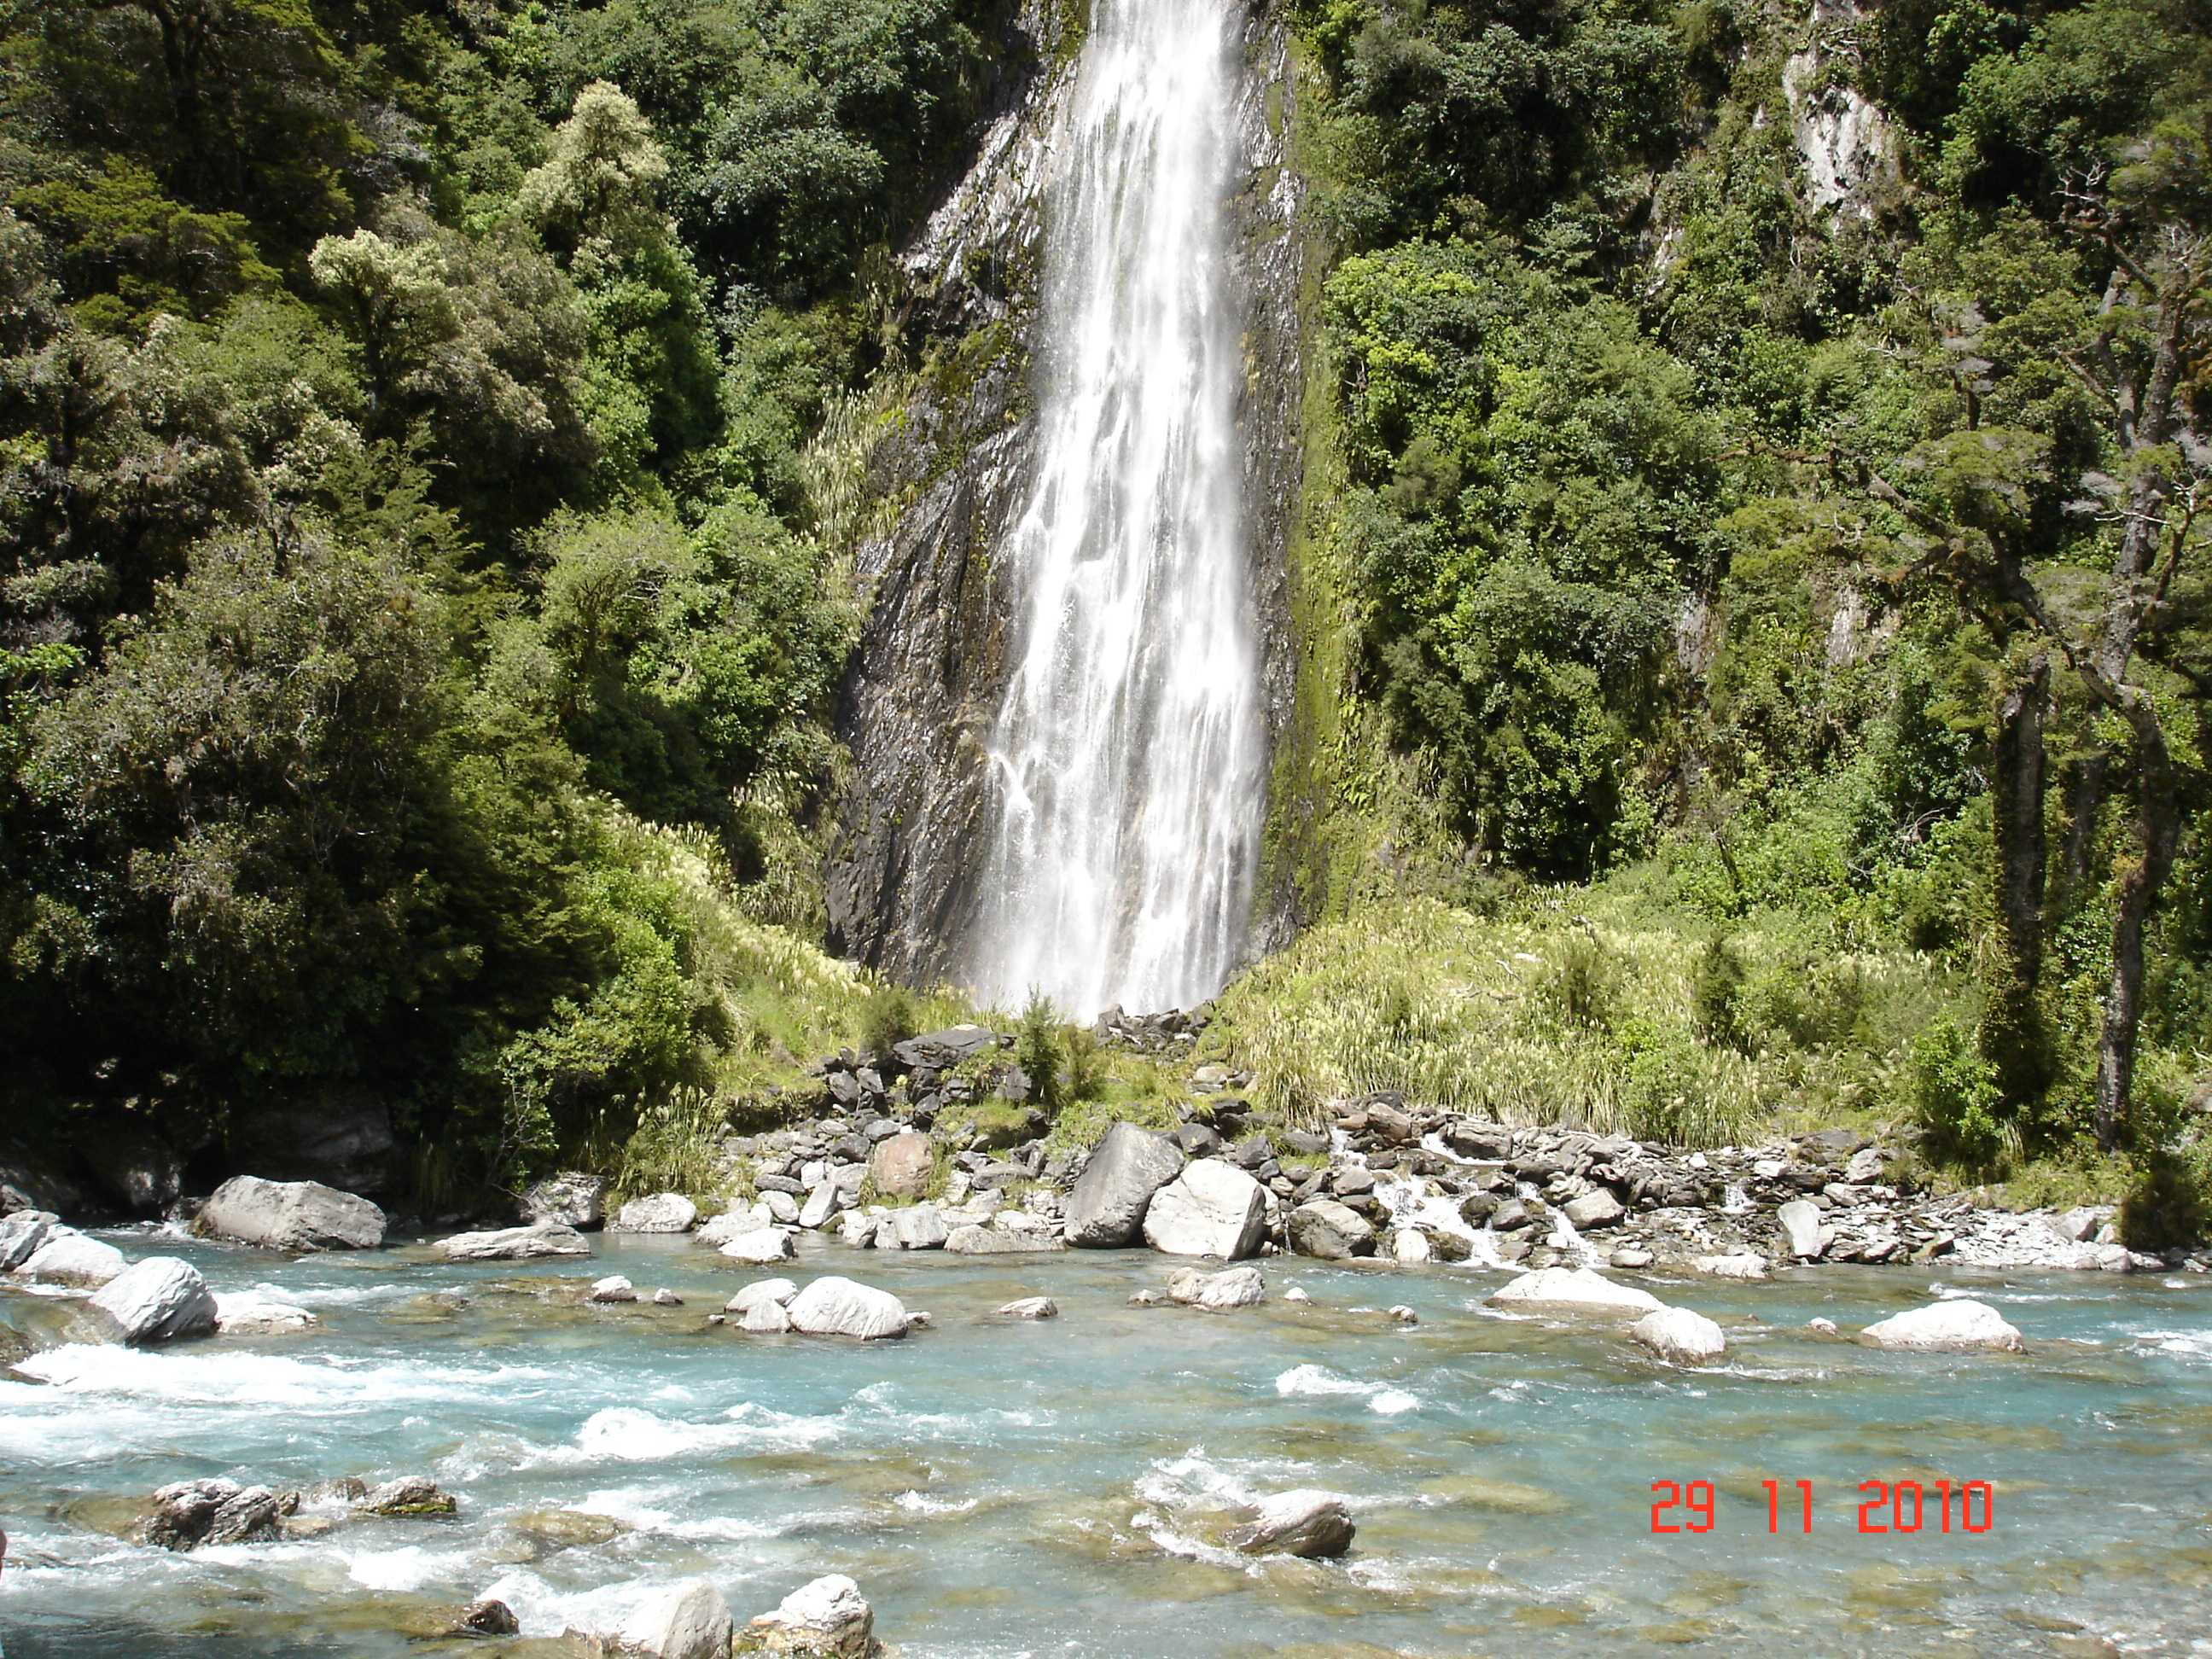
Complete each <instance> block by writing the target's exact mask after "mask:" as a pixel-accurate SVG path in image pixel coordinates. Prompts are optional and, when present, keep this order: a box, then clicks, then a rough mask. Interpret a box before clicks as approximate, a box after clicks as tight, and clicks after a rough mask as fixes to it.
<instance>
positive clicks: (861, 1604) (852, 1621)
mask: <svg viewBox="0 0 2212 1659" xmlns="http://www.w3.org/2000/svg"><path fill="white" fill-rule="evenodd" d="M737 1651H738V1652H739V1653H761V1654H776V1655H780V1656H783V1659H872V1656H874V1655H875V1654H877V1653H878V1652H880V1651H881V1649H880V1648H879V1647H878V1644H877V1642H876V1615H875V1610H874V1609H873V1608H872V1607H869V1606H868V1603H867V1601H866V1599H865V1598H864V1597H863V1596H862V1595H861V1594H860V1586H859V1585H858V1584H856V1583H854V1582H853V1581H852V1580H851V1579H849V1578H848V1577H845V1575H844V1574H842V1572H833V1573H830V1574H829V1575H827V1576H826V1577H821V1578H817V1579H815V1580H813V1581H812V1582H811V1583H806V1584H803V1585H801V1586H800V1587H799V1589H795V1590H793V1591H792V1593H791V1594H790V1595H787V1596H785V1597H784V1598H783V1601H781V1604H779V1605H778V1606H777V1607H776V1609H775V1612H773V1613H763V1614H761V1615H760V1617H758V1618H757V1619H754V1620H750V1621H749V1622H748V1623H747V1624H746V1626H745V1627H744V1630H743V1631H742V1632H739V1635H738V1648H737Z"/></svg>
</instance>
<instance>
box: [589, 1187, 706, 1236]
mask: <svg viewBox="0 0 2212 1659" xmlns="http://www.w3.org/2000/svg"><path fill="white" fill-rule="evenodd" d="M698 1219H699V1206H697V1205H696V1204H694V1203H693V1202H692V1201H691V1200H690V1199H688V1198H686V1197H684V1194H681V1193H654V1194H652V1195H651V1196H649V1197H646V1198H633V1199H632V1200H630V1201H629V1203H627V1204H625V1205H623V1206H622V1208H621V1209H619V1210H617V1212H615V1218H614V1221H613V1223H612V1224H611V1229H610V1231H614V1232H618V1233H688V1232H690V1231H691V1229H692V1227H693V1226H694V1225H696V1223H697V1222H698Z"/></svg>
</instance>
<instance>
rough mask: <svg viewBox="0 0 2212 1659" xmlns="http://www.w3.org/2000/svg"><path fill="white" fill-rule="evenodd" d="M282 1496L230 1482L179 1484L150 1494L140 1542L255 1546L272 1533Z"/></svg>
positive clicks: (173, 1546)
mask: <svg viewBox="0 0 2212 1659" xmlns="http://www.w3.org/2000/svg"><path fill="white" fill-rule="evenodd" d="M296 1507H297V1504H296V1502H294V1501H292V1500H291V1499H290V1498H289V1495H288V1496H279V1495H278V1494H277V1493H276V1492H271V1491H270V1489H269V1488H268V1487H266V1486H240V1485H239V1484H238V1482H237V1481H235V1480H179V1481H178V1482H177V1483H176V1484H175V1485H174V1486H164V1487H162V1488H161V1490H160V1491H159V1492H155V1494H154V1510H153V1513H152V1514H151V1515H150V1516H148V1517H147V1521H146V1541H147V1542H148V1543H149V1544H151V1545H153V1546H154V1547H155V1548H157V1549H165V1550H180V1551H181V1550H191V1549H197V1548H198V1547H200V1546H201V1545H203V1544H258V1543H264V1542H266V1541H270V1540H271V1539H274V1538H275V1537H276V1535H277V1524H276V1523H277V1522H279V1521H280V1520H281V1519H283V1516H284V1514H285V1512H286V1510H288V1508H296Z"/></svg>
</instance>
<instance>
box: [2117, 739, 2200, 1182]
mask: <svg viewBox="0 0 2212 1659" xmlns="http://www.w3.org/2000/svg"><path fill="white" fill-rule="evenodd" d="M2130 713H2131V714H2132V715H2133V717H2134V718H2133V719H2132V720H2131V724H2132V725H2133V726H2135V732H2136V822H2135V835H2136V846H2135V849H2134V855H2133V857H2132V858H2131V860H2130V862H2129V864H2128V866H2127V868H2126V869H2125V870H2124V872H2122V873H2121V876H2120V892H2119V905H2118V909H2117V910H2116V911H2115V912H2114V913H2113V916H2112V981H2111V983H2110V984H2109V985H2107V986H2106V990H2105V1029H2104V1031H2103V1034H2102V1036H2100V1038H2099V1040H2098V1044H2097V1145H2098V1146H2100V1148H2102V1149H2103V1150H2104V1151H2106V1152H2111V1151H2112V1149H2113V1148H2114V1147H2115V1146H2118V1144H2119V1140H2120V1137H2121V1135H2122V1134H2123V1133H2124V1132H2125V1130H2126V1128H2127V1123H2128V1103H2129V1097H2130V1094H2131V1093H2132V1091H2133V1090H2134V1088H2135V1075H2136V1034H2137V1032H2138V1031H2139V1030H2140V1029H2141V1027H2142V989H2143V928H2144V926H2145V924H2146V923H2148V921H2149V920H2150V915H2151V911H2152V909H2153V908H2154V907H2155V906H2156V904H2157V903H2158V896H2159V891H2160V889H2161V888H2163V887H2164V886H2165V885H2166V877H2167V876H2168V875H2169V874H2170V873H2172V869H2173V856H2174V851H2175V848H2176V847H2177V846H2178V844H2179V841H2180V836H2181V808H2180V804H2179V801H2178V799H2176V796H2175V788H2176V783H2177V780H2176V779H2175V777H2174V775H2173V763H2172V759H2171V757H2169V756H2168V755H2167V754H2166V742H2165V738H2164V734H2163V733H2161V732H2160V731H2159V728H2158V717H2157V715H2156V714H2154V713H2153V712H2152V711H2151V710H2150V709H2149V708H2148V706H2147V705H2146V704H2145V703H2144V702H2142V701H2141V700H2140V696H2138V700H2137V701H2136V702H2134V703H2133V704H2132V705H2131V708H2130Z"/></svg>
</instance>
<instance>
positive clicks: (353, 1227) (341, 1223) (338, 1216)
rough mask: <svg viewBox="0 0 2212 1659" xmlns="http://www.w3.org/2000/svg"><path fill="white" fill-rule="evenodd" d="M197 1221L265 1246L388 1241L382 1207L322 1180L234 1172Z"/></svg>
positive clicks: (203, 1227)
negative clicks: (269, 1178) (280, 1178)
mask: <svg viewBox="0 0 2212 1659" xmlns="http://www.w3.org/2000/svg"><path fill="white" fill-rule="evenodd" d="M194 1225H196V1226H197V1228H198V1229H199V1231H202V1232H203V1233H206V1234H210V1235H211V1236H212V1237H216V1238H228V1239H234V1240H236V1241H237V1242H238V1243H241V1244H258V1245H259V1246H260V1247H261V1248H262V1249H264V1250H294V1251H307V1250H374V1249H377V1248H379V1247H380V1245H382V1244H383V1243H384V1212H383V1211H382V1210H380V1209H378V1208H377V1207H376V1206H375V1205H374V1204H372V1203H370V1202H369V1201H368V1200H367V1199H365V1198H358V1197H356V1196H355V1195H354V1194H351V1193H342V1192H340V1191H339V1190H338V1189H337V1188H335V1187H325V1186H324V1185H323V1184H322V1182H319V1181H264V1180H262V1179H261V1178H260V1177H259V1176H232V1177H231V1178H230V1179H229V1180H228V1181H226V1182H223V1183H222V1186H220V1187H218V1188H216V1189H215V1194H214V1196H212V1197H211V1198H210V1199H209V1200H208V1201H207V1202H206V1203H205V1204H204V1205H203V1206H201V1207H200V1213H199V1219H198V1220H197V1222H196V1223H194Z"/></svg>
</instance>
